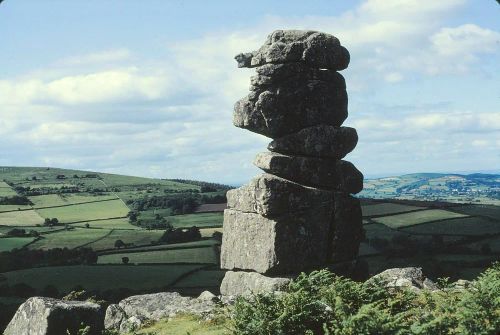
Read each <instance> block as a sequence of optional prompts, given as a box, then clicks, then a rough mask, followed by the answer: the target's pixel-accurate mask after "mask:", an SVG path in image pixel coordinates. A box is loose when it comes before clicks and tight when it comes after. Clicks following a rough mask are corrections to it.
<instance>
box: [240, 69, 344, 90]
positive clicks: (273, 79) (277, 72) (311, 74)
mask: <svg viewBox="0 0 500 335" xmlns="http://www.w3.org/2000/svg"><path fill="white" fill-rule="evenodd" d="M255 72H257V74H256V75H254V76H252V77H250V90H251V91H259V90H262V89H266V88H268V87H271V86H274V87H276V86H278V87H279V86H282V85H283V83H288V84H295V85H298V84H299V83H301V82H302V83H306V82H310V81H323V82H327V83H331V84H332V85H334V86H336V87H338V88H339V89H342V90H345V89H346V84H345V79H344V77H343V76H342V75H341V74H340V73H338V72H337V71H333V70H325V69H318V68H315V67H310V66H307V65H304V64H303V63H286V64H266V65H263V66H259V67H257V68H255Z"/></svg>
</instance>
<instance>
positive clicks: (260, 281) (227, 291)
mask: <svg viewBox="0 0 500 335" xmlns="http://www.w3.org/2000/svg"><path fill="white" fill-rule="evenodd" d="M290 281H291V279H290V278H286V277H268V276H264V275H262V274H260V273H257V272H245V271H227V272H226V274H225V276H224V279H223V280H222V283H221V287H220V293H221V294H222V295H225V296H248V295H251V294H258V293H270V292H275V291H279V290H281V289H283V288H285V287H286V286H287V285H288V283H290Z"/></svg>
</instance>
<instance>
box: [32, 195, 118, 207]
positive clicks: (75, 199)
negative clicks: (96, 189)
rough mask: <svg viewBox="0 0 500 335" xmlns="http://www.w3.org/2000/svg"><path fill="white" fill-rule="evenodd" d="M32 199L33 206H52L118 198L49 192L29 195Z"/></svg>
mask: <svg viewBox="0 0 500 335" xmlns="http://www.w3.org/2000/svg"><path fill="white" fill-rule="evenodd" d="M29 199H30V201H31V202H32V203H33V204H34V206H33V207H35V208H39V207H51V206H64V205H71V204H79V203H85V202H91V201H101V200H108V199H116V196H114V195H111V194H110V195H102V196H94V195H82V194H65V193H63V194H47V195H38V196H33V197H29Z"/></svg>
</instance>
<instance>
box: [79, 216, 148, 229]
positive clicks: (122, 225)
mask: <svg viewBox="0 0 500 335" xmlns="http://www.w3.org/2000/svg"><path fill="white" fill-rule="evenodd" d="M87 224H88V225H89V226H90V228H103V229H126V230H140V229H141V228H140V227H137V226H134V225H132V224H130V222H128V219H127V218H123V219H107V220H98V221H87V222H79V223H73V224H72V225H71V226H72V227H86V225H87Z"/></svg>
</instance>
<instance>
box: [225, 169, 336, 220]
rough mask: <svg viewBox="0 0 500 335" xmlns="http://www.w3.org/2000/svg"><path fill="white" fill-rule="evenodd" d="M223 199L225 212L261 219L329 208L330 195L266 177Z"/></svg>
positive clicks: (263, 176) (270, 175)
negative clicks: (248, 214) (236, 211)
mask: <svg viewBox="0 0 500 335" xmlns="http://www.w3.org/2000/svg"><path fill="white" fill-rule="evenodd" d="M226 196H227V206H228V208H232V209H235V210H238V211H240V212H248V213H257V214H260V215H262V216H265V217H278V216H282V215H285V214H290V213H296V212H298V213H301V212H304V211H308V210H310V209H311V208H312V207H315V206H318V205H322V206H328V205H330V206H333V192H331V191H326V190H320V189H317V188H312V187H307V186H303V185H300V184H297V183H294V182H291V181H289V180H286V179H283V178H280V177H277V176H274V175H272V174H267V173H264V174H262V175H260V176H257V177H255V178H254V179H252V180H251V181H250V182H249V183H248V184H246V185H243V186H242V187H240V188H237V189H234V190H230V191H228V192H227V194H226Z"/></svg>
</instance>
